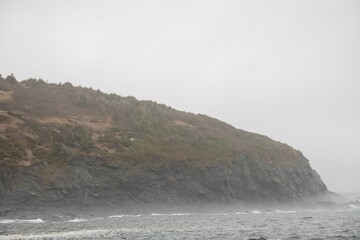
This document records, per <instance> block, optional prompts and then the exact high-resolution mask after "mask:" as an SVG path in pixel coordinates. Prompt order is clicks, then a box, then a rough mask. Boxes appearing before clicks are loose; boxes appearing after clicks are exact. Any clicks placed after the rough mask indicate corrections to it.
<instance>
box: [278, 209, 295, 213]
mask: <svg viewBox="0 0 360 240" xmlns="http://www.w3.org/2000/svg"><path fill="white" fill-rule="evenodd" d="M275 213H297V212H296V211H293V210H279V209H275Z"/></svg>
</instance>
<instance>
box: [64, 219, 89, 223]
mask: <svg viewBox="0 0 360 240" xmlns="http://www.w3.org/2000/svg"><path fill="white" fill-rule="evenodd" d="M86 221H88V219H83V218H74V219H71V220H69V221H66V222H70V223H76V222H86Z"/></svg>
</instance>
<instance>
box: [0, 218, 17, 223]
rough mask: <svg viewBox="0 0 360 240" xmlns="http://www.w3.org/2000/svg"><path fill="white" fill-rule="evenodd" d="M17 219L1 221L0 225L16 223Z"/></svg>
mask: <svg viewBox="0 0 360 240" xmlns="http://www.w3.org/2000/svg"><path fill="white" fill-rule="evenodd" d="M16 221H17V219H0V224H8V223H14V222H16Z"/></svg>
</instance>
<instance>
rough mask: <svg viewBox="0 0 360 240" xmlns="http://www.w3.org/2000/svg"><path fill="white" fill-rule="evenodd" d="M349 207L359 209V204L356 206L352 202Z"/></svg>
mask: <svg viewBox="0 0 360 240" xmlns="http://www.w3.org/2000/svg"><path fill="white" fill-rule="evenodd" d="M349 207H350V208H353V209H360V206H356V205H354V204H350V205H349Z"/></svg>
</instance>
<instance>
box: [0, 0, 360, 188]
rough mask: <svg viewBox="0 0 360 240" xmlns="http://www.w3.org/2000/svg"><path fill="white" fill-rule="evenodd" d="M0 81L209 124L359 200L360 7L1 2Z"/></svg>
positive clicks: (325, 2)
mask: <svg viewBox="0 0 360 240" xmlns="http://www.w3.org/2000/svg"><path fill="white" fill-rule="evenodd" d="M0 73H1V74H2V75H3V76H6V75H8V74H10V73H14V74H15V77H16V78H17V79H18V80H23V79H27V78H30V77H35V78H42V79H44V80H47V81H49V82H66V81H70V82H72V83H73V84H74V85H81V86H86V87H90V86H91V87H93V88H95V89H100V90H102V91H104V92H114V93H117V94H119V95H122V96H127V95H132V96H135V97H136V98H138V99H141V100H154V101H157V102H160V103H165V104H166V105H169V106H172V107H174V108H177V109H179V110H183V111H187V112H193V113H203V114H207V115H209V116H212V117H215V118H218V119H220V120H223V121H225V122H228V123H230V124H232V125H233V126H235V127H237V128H240V129H244V130H247V131H251V132H257V133H260V134H264V135H267V136H269V137H270V138H272V139H275V140H278V141H281V142H284V143H287V144H288V145H291V146H293V147H294V148H296V149H299V150H301V151H302V152H303V153H304V155H305V156H306V157H307V158H308V159H309V160H310V164H311V166H312V167H313V168H314V169H315V170H317V171H318V173H319V174H320V175H321V177H322V179H323V180H324V182H325V183H326V184H327V186H328V188H329V189H330V190H332V191H336V192H342V193H343V192H360V1H358V0H356V1H352V0H346V1H344V0H338V1H333V0H320V1H314V0H309V1H306V0H301V1H300V0H299V1H288V0H284V1H265V0H264V1H257V0H248V1H226V0H225V1H224V0H221V1H220V0H219V1H210V0H204V1H197V0H190V1H186V0H181V1H167V0H164V1H103V0H99V1H74V0H68V1H64V0H58V1H48V0H43V1H34V0H23V1H18V0H0Z"/></svg>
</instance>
